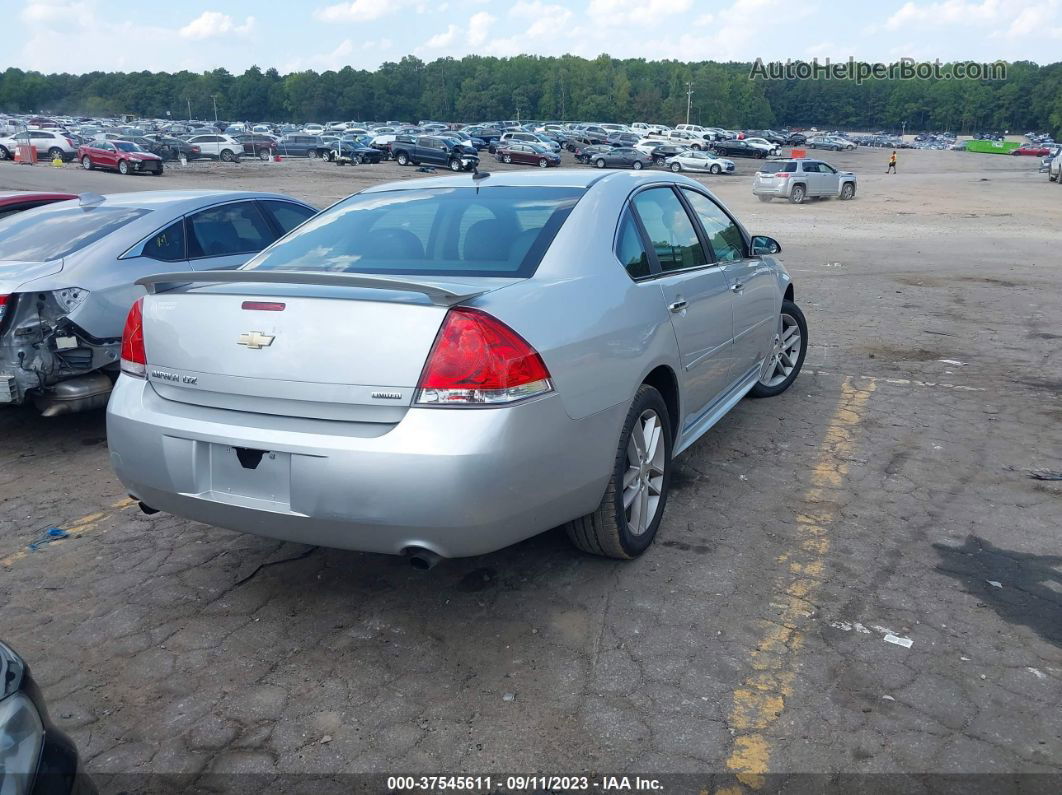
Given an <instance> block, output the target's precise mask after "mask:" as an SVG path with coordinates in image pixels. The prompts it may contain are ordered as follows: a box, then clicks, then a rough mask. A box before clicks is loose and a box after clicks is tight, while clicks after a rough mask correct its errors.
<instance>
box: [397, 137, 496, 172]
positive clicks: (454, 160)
mask: <svg viewBox="0 0 1062 795" xmlns="http://www.w3.org/2000/svg"><path fill="white" fill-rule="evenodd" d="M391 156H392V157H394V159H395V162H397V163H398V165H400V166H408V165H409V164H410V163H412V164H413V165H415V166H419V165H420V164H421V163H425V164H429V165H433V166H446V167H447V168H448V169H450V170H451V171H471V170H472V169H474V168H475V167H476V166H478V165H479V158H478V157H477V156H476V155H473V154H469V153H468V152H467V151H462V150H461V148H459V147H458V146H456V145H455V143H454V141H451V140H447V139H445V138H440V137H438V136H436V135H420V136H412V135H396V136H395V140H394V141H393V142H392V143H391Z"/></svg>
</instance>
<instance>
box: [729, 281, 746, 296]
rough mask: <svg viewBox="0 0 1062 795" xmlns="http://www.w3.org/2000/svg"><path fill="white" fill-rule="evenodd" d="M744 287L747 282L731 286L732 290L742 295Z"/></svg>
mask: <svg viewBox="0 0 1062 795" xmlns="http://www.w3.org/2000/svg"><path fill="white" fill-rule="evenodd" d="M744 286H745V282H734V283H733V284H732V285H730V289H731V290H732V291H733V292H735V293H740V292H741V290H742V288H744Z"/></svg>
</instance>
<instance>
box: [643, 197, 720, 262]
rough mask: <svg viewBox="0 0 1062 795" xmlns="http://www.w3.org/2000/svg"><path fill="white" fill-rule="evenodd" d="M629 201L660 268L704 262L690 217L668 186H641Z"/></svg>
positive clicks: (702, 252) (702, 250)
mask: <svg viewBox="0 0 1062 795" xmlns="http://www.w3.org/2000/svg"><path fill="white" fill-rule="evenodd" d="M633 204H634V207H635V209H636V210H637V211H638V217H639V218H641V221H642V225H643V226H644V227H645V231H646V233H647V234H648V235H649V240H650V241H651V242H652V246H653V250H654V251H655V252H656V257H657V259H658V260H659V261H660V268H661V270H663V271H665V272H667V271H675V270H682V269H684V268H695V267H698V266H700V265H706V264H707V263H708V259H707V257H705V255H704V248H703V247H702V246H701V241H700V238H698V237H697V232H696V230H695V229H694V226H693V221H691V220H690V217H689V215H687V214H686V208H685V207H683V206H682V202H680V201H679V198H678V196H676V195H675V192H674V191H673V190H671V188H650V189H648V190H644V191H642V192H641V193H639V194H637V195H636V196H635V197H634V200H633Z"/></svg>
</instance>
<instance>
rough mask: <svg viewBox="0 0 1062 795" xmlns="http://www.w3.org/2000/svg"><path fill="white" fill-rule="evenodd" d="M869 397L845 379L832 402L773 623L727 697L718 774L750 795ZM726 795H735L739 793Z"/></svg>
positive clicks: (764, 764)
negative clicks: (729, 741)
mask: <svg viewBox="0 0 1062 795" xmlns="http://www.w3.org/2000/svg"><path fill="white" fill-rule="evenodd" d="M857 380H859V381H863V379H857ZM874 389H875V382H874V381H873V380H870V381H869V382H867V383H860V384H859V385H858V386H856V385H855V384H854V383H853V379H852V378H851V377H846V378H845V379H844V382H843V383H842V384H841V396H840V399H839V401H838V403H837V407H836V408H835V409H834V412H833V414H832V416H831V417H830V419H829V421H828V422H827V425H826V434H825V437H824V438H823V440H822V444H821V445H820V446H819V452H818V456H817V457H816V459H815V463H814V465H813V466H812V470H811V483H810V485H809V486H808V488H807V489H806V490H805V492H804V494H803V496H802V500H803V502H804V508H803V509H802V513H800V514H798V515H797V517H796V522H797V527H798V535H797V544H796V546H795V547H794V548H793V549H791V550H789V551H788V552H786V553H785V554H783V555H781V556H779V558H778V563H779V565H780V567H781V573H780V574H779V575H778V578H777V579H776V581H775V583H774V589H773V593H772V594H771V598H770V602H771V604H772V606H774V607H775V608H776V609H777V610H778V611H779V612H778V616H777V617H775V618H774V619H773V620H771V621H764V622H762V624H763V625H762V630H761V634H760V636H759V642H758V643H757V644H756V647H755V650H754V651H752V652H750V654H749V668H750V671H749V673H748V675H747V676H746V677H745V679H744V680H743V681H742V683H741V685H740V686H739V687H738V688H737V689H735V690H734V696H733V705H732V707H731V710H730V728H731V729H732V730H734V742H733V746H732V747H731V749H730V755H729V757H728V758H727V760H726V767H727V770H729V771H730V772H732V773H734V774H736V777H737V780H738V781H739V782H740V783H741V784H744V785H745V786H746V787H748V788H750V789H762V788H763V787H764V785H765V783H766V782H765V779H764V775H765V774H766V773H767V771H768V770H769V767H770V758H771V746H770V741H769V740H768V739H767V730H768V729H770V728H771V726H773V725H774V724H775V723H776V722H777V721H778V719H779V717H780V716H781V714H782V711H783V710H784V709H785V702H786V699H787V698H789V696H791V695H792V694H793V681H794V680H795V679H796V673H797V658H798V655H799V652H800V650H801V649H802V648H803V646H804V633H803V631H802V627H803V625H804V623H805V622H806V621H807V619H808V617H809V616H810V615H811V611H810V606H811V604H810V603H811V602H813V601H814V597H815V593H816V591H817V590H818V588H819V586H820V585H821V584H822V578H823V574H824V572H825V569H826V558H827V555H828V553H829V551H830V536H829V532H828V529H829V526H830V524H831V523H832V522H833V520H834V518H835V516H834V508H833V507H832V506H833V505H834V503H835V502H837V501H839V500H837V499H836V498H838V497H840V494H839V491H840V489H841V487H842V486H843V485H844V479H845V476H846V475H847V474H848V459H849V458H850V456H851V454H852V452H853V451H854V448H855V445H856V439H855V431H856V427H857V426H858V425H859V423H860V422H861V421H862V419H863V415H864V411H865V409H866V405H867V401H868V400H869V399H870V395H871V393H872V392H873V391H874ZM730 790H731V791H740V787H736V788H730ZM720 792H723V791H722V790H721V791H720ZM728 795H733V792H731V793H728Z"/></svg>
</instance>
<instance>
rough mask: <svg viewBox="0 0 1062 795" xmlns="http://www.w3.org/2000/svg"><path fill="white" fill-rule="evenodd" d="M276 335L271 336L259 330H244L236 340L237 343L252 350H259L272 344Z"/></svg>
mask: <svg viewBox="0 0 1062 795" xmlns="http://www.w3.org/2000/svg"><path fill="white" fill-rule="evenodd" d="M274 339H276V337H271V336H269V335H268V334H263V333H262V332H261V331H245V332H243V334H241V335H240V338H239V339H238V340H237V341H236V344H237V345H243V346H244V347H246V348H250V349H251V350H252V351H257V350H261V349H262V348H268V347H269V346H270V345H272V344H273V340H274Z"/></svg>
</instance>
